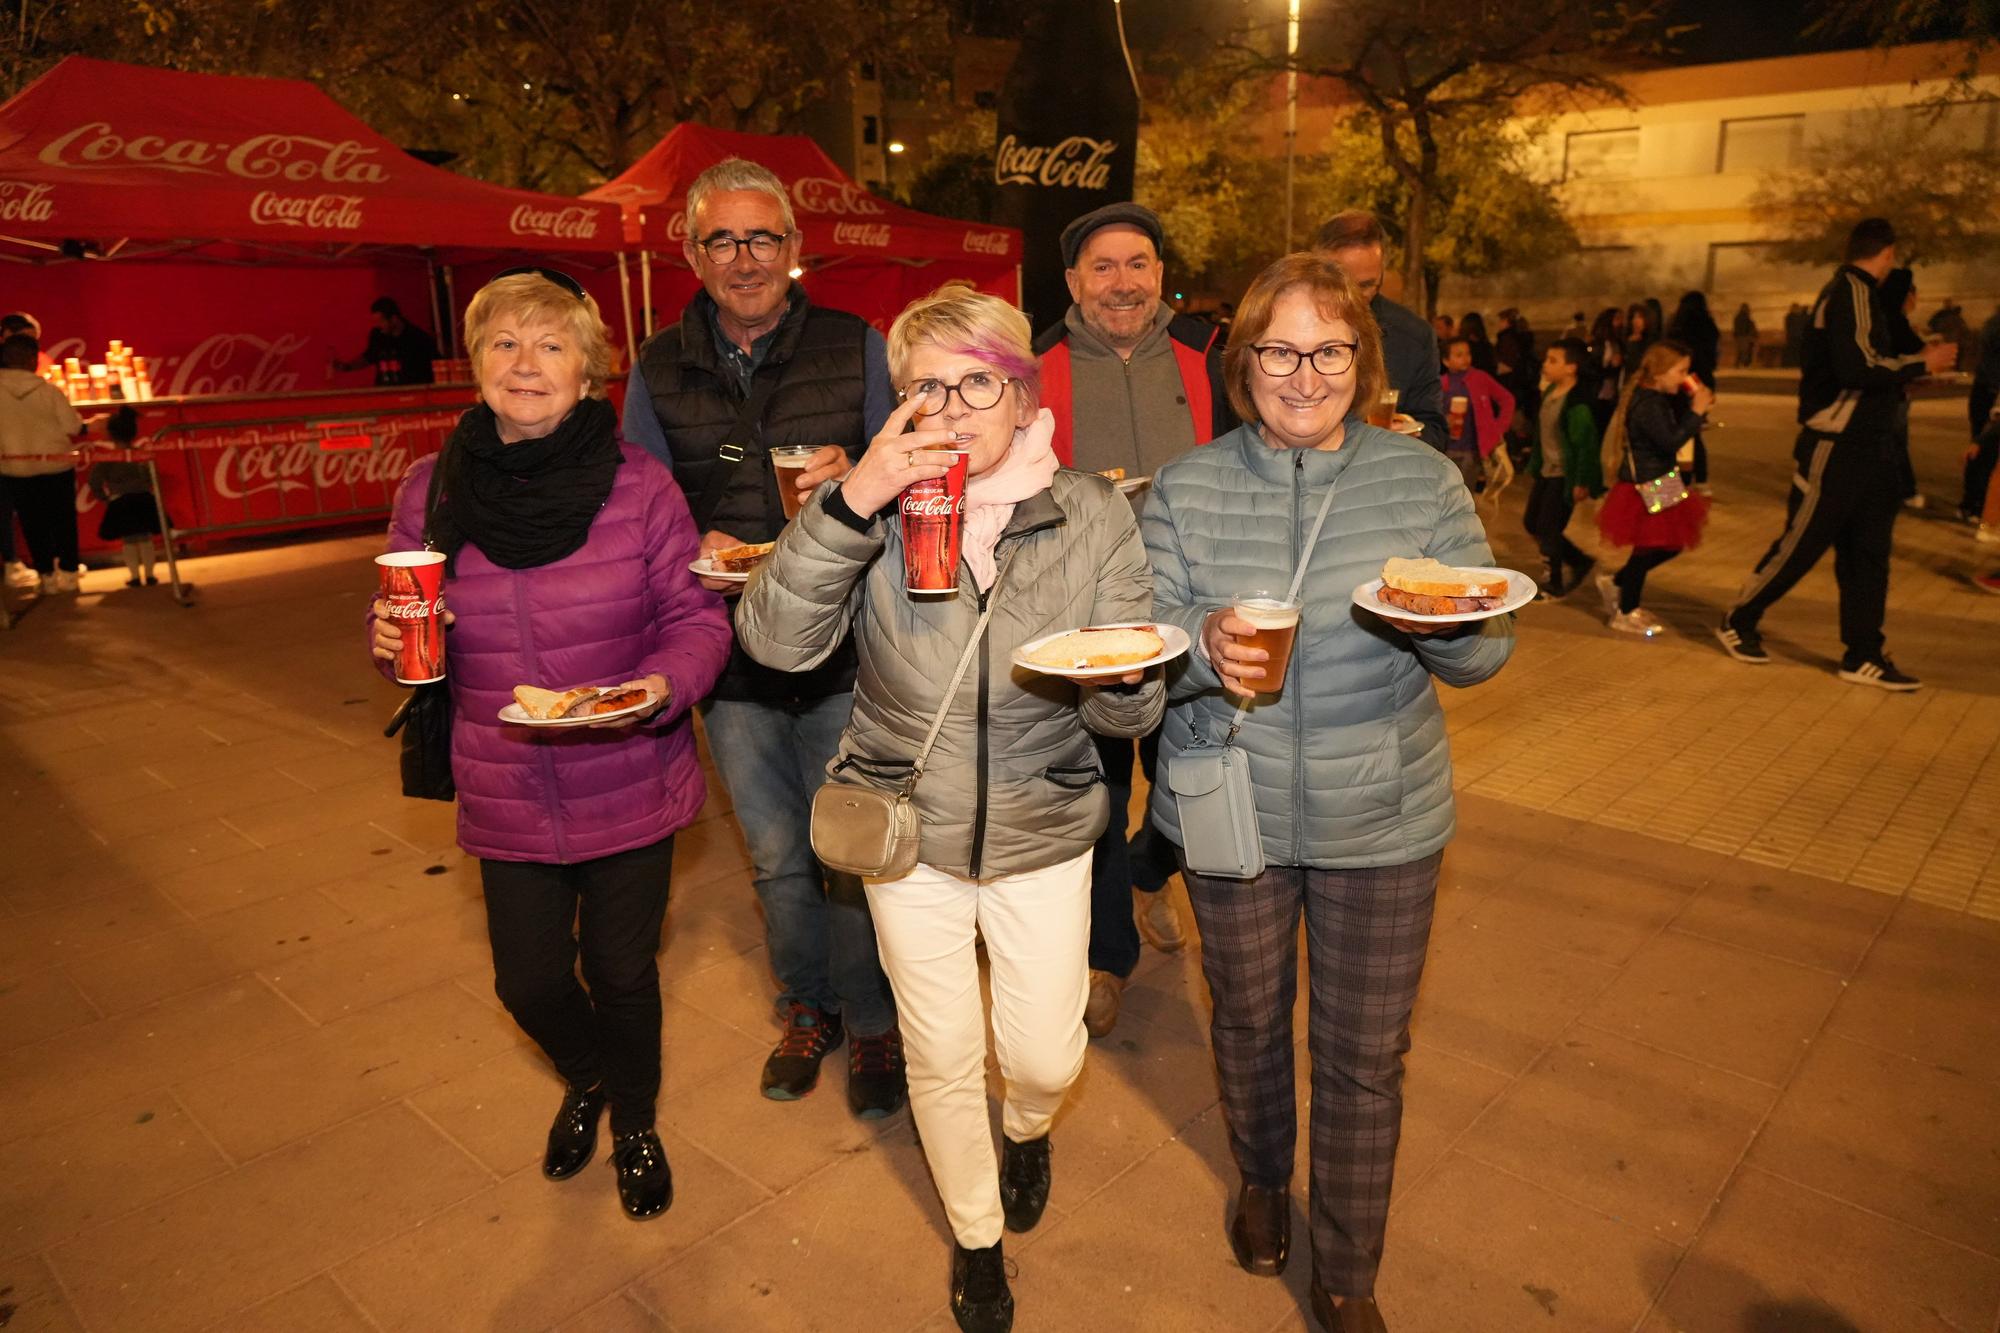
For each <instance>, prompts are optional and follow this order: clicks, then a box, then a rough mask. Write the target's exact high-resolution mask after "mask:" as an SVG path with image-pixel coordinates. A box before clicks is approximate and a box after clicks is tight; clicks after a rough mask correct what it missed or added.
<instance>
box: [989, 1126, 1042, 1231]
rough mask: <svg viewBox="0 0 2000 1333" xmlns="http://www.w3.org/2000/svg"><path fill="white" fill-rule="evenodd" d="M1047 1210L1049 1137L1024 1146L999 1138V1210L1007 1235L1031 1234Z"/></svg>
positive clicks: (1006, 1138) (1023, 1144) (1003, 1135)
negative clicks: (1009, 1233)
mask: <svg viewBox="0 0 2000 1333" xmlns="http://www.w3.org/2000/svg"><path fill="white" fill-rule="evenodd" d="M1048 1206H1049V1136H1048V1135H1046V1134H1044V1135H1042V1137H1040V1138H1038V1139H1029V1140H1028V1141H1027V1142H1026V1143H1016V1142H1014V1140H1012V1139H1010V1138H1008V1137H1007V1136H1006V1135H1005V1134H1002V1135H1001V1136H1000V1208H1001V1211H1003V1212H1004V1213H1006V1214H1007V1229H1008V1230H1009V1231H1030V1230H1033V1228H1034V1225H1035V1223H1037V1222H1039V1221H1041V1220H1042V1210H1043V1209H1044V1208H1046V1207H1048Z"/></svg>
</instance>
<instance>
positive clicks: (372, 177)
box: [37, 120, 389, 185]
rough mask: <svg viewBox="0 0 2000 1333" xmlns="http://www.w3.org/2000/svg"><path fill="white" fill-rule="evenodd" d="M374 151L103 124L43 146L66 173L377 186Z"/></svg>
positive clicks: (382, 171) (346, 142) (304, 139)
mask: <svg viewBox="0 0 2000 1333" xmlns="http://www.w3.org/2000/svg"><path fill="white" fill-rule="evenodd" d="M375 151H376V150H375V149H373V148H371V147H369V146H368V145H367V144H364V143H362V142H360V141H359V140H356V139H337V140H336V139H315V138H313V137H312V136H310V135H305V134H257V135H252V136H251V137H250V138H248V139H245V140H244V141H243V142H242V143H240V144H237V145H235V146H234V147H232V146H230V145H229V144H226V143H216V142H213V141H210V140H203V139H164V138H162V137H160V136H159V135H157V134H134V135H131V136H129V137H128V136H126V135H122V134H118V133H116V132H115V131H113V130H112V128H111V126H110V124H109V123H108V122H106V121H101V120H97V121H90V122H87V123H86V124H82V125H79V126H77V127H76V128H75V129H73V130H70V131H69V132H68V133H66V134H60V135H57V136H56V137H55V138H53V139H51V140H49V142H48V143H46V144H44V145H43V146H42V151H41V152H40V153H39V154H37V157H39V159H40V160H41V161H42V163H43V164H44V165H47V166H51V167H62V168H64V169H65V170H69V171H112V170H130V169H131V168H133V167H150V168H152V169H154V170H157V171H174V172H184V173H190V174H195V175H206V176H215V175H223V174H228V175H231V176H241V177H243V178H244V179H245V180H284V181H291V182H293V183H294V184H303V183H304V182H306V181H315V180H316V181H324V182H326V183H327V184H329V185H379V184H381V183H382V182H383V181H385V180H387V179H389V172H388V170H387V168H385V167H384V166H383V165H382V164H381V163H380V162H377V161H373V160H372V159H373V157H374V154H375Z"/></svg>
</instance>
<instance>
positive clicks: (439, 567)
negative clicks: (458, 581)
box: [375, 551, 444, 685]
mask: <svg viewBox="0 0 2000 1333" xmlns="http://www.w3.org/2000/svg"><path fill="white" fill-rule="evenodd" d="M375 566H376V568H377V569H379V570H380V571H381V576H382V600H383V601H384V602H385V603H387V604H388V608H387V612H386V618H387V619H389V620H393V621H395V622H396V627H397V628H398V629H400V630H402V631H403V647H402V649H401V651H399V652H398V653H397V654H396V679H397V681H398V682H400V683H401V684H404V685H428V684H430V683H431V682H432V681H434V680H443V679H444V552H443V551H391V552H389V553H388V554H387V555H378V556H376V557H375Z"/></svg>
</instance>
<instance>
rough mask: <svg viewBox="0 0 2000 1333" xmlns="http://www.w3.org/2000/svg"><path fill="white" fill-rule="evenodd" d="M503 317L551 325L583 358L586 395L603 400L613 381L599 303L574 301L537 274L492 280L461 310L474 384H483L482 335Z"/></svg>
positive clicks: (608, 341)
mask: <svg viewBox="0 0 2000 1333" xmlns="http://www.w3.org/2000/svg"><path fill="white" fill-rule="evenodd" d="M503 315H511V316H513V317H514V318H516V319H518V320H520V321H521V322H522V323H523V324H554V325H557V326H558V327H560V328H561V329H563V330H564V331H565V332H566V333H567V334H568V335H569V338H570V340H571V341H572V342H574V343H575V344H576V348H577V350H578V351H579V352H581V353H582V354H583V377H584V382H585V388H584V393H585V395H586V396H588V397H591V398H602V397H604V396H605V394H606V392H607V390H606V384H607V382H608V381H609V380H610V378H611V330H609V329H607V328H605V327H604V316H603V314H601V313H600V312H599V311H598V308H597V302H596V301H594V300H592V299H591V298H590V297H589V296H588V295H585V296H584V298H583V299H582V300H578V299H577V298H576V295H575V294H574V293H573V292H569V291H565V290H564V289H563V288H561V287H559V286H557V285H556V284H555V283H553V282H550V281H549V280H548V279H547V278H545V277H543V276H541V275H540V274H539V273H516V274H514V275H513V276H511V277H506V278H495V279H494V280H493V281H491V282H489V283H487V284H486V285H485V286H484V287H481V288H480V289H479V290H478V292H476V293H475V294H474V295H473V298H472V304H471V305H468V306H467V307H466V308H465V350H466V355H467V356H469V357H470V358H471V360H472V379H473V382H474V383H484V382H485V372H484V368H483V366H482V363H483V362H484V361H485V359H486V331H487V330H488V329H490V328H492V327H493V325H494V324H496V323H498V322H499V320H500V318H501V316H503Z"/></svg>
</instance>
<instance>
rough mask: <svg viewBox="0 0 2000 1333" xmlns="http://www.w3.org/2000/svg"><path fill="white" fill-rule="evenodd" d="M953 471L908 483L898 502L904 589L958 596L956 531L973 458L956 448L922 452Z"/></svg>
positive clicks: (957, 536) (962, 513) (959, 521)
mask: <svg viewBox="0 0 2000 1333" xmlns="http://www.w3.org/2000/svg"><path fill="white" fill-rule="evenodd" d="M926 452H928V453H930V454H931V455H933V456H934V457H935V458H936V459H937V461H939V462H949V463H950V464H951V471H949V472H947V473H945V474H944V475H943V476H942V477H932V478H930V479H929V480H928V481H918V482H912V483H911V484H910V485H908V486H906V487H904V488H903V494H902V495H901V497H900V498H899V499H898V501H897V508H898V509H899V510H901V511H902V520H903V590H904V591H905V592H914V593H948V592H956V591H958V554H959V527H960V524H961V523H962V522H963V521H964V518H965V469H966V465H967V463H968V461H969V460H970V459H971V457H972V455H971V454H969V453H967V452H965V451H964V450H960V449H933V450H928V451H926Z"/></svg>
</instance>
